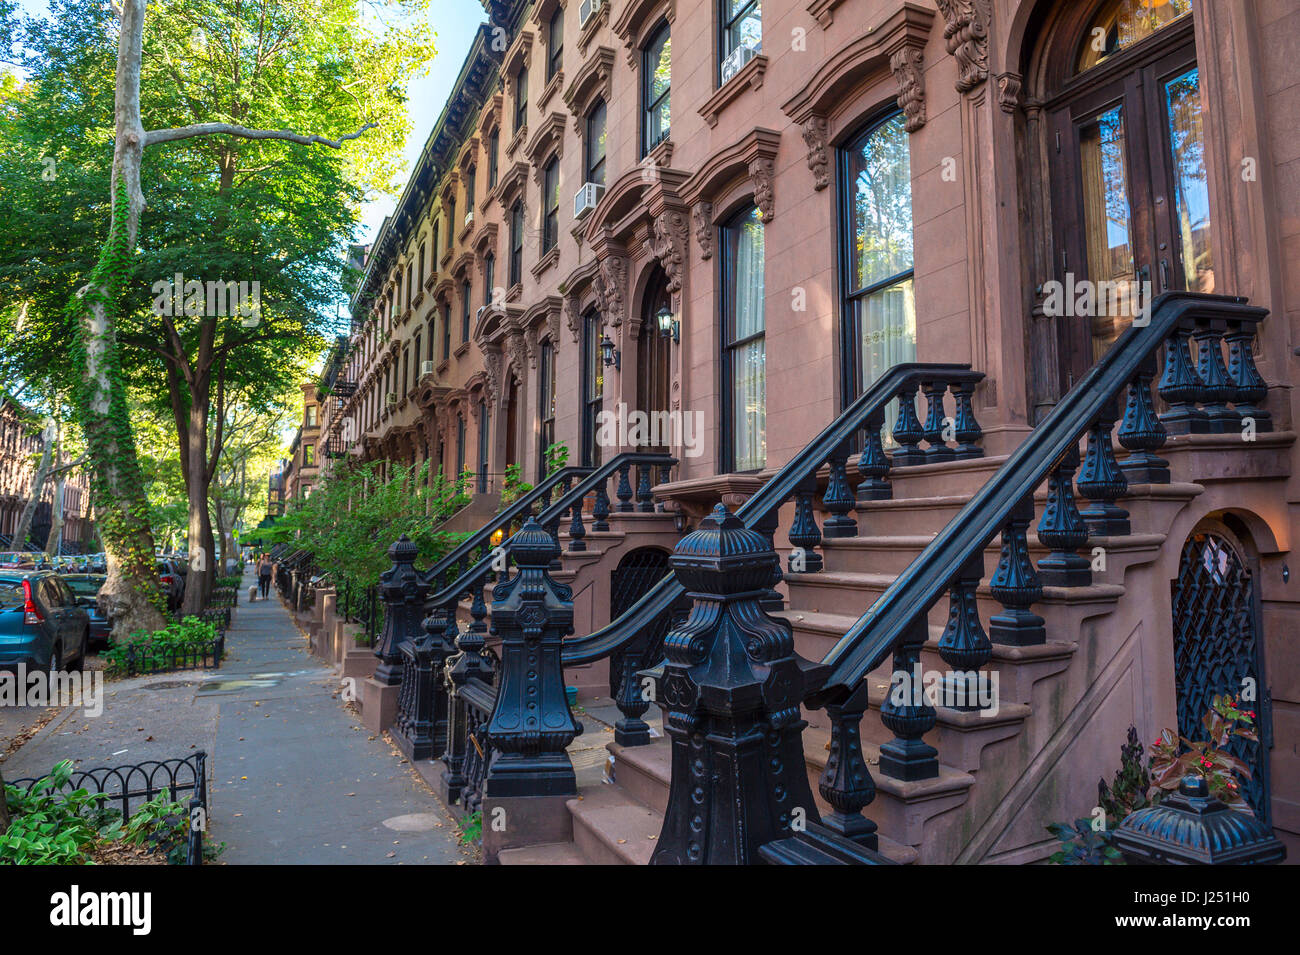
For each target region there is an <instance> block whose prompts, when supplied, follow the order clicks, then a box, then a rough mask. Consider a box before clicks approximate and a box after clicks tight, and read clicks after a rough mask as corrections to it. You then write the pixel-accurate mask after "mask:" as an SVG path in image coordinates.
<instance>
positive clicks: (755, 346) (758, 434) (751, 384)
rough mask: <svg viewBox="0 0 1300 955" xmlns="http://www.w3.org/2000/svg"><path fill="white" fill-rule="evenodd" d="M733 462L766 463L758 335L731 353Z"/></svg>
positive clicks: (750, 466) (748, 466)
mask: <svg viewBox="0 0 1300 955" xmlns="http://www.w3.org/2000/svg"><path fill="white" fill-rule="evenodd" d="M731 369H732V371H731V374H732V389H731V435H732V449H733V457H734V458H735V460H734V462H733V466H734V468H735V469H736V470H737V471H754V470H757V469H759V468H761V467H763V465H764V464H766V463H767V354H766V343H765V341H764V340H763V339H761V338H759V339H756V340H755V341H752V342H750V343H749V344H748V345H740V346H738V347H736V348H734V349H733V350H732V353H731Z"/></svg>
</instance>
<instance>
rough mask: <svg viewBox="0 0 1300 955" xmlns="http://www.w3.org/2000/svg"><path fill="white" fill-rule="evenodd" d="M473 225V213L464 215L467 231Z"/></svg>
mask: <svg viewBox="0 0 1300 955" xmlns="http://www.w3.org/2000/svg"><path fill="white" fill-rule="evenodd" d="M473 224H474V213H472V212H467V213H465V228H466V229H468V228H469V227H470V226H472V225H473Z"/></svg>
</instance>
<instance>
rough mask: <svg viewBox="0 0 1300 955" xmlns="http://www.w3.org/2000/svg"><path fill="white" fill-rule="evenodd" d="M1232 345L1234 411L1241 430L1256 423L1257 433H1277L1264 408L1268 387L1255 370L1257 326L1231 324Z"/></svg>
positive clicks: (1230, 364)
mask: <svg viewBox="0 0 1300 955" xmlns="http://www.w3.org/2000/svg"><path fill="white" fill-rule="evenodd" d="M1223 340H1224V341H1226V342H1227V343H1228V377H1229V378H1230V379H1231V380H1232V401H1233V403H1234V405H1235V407H1234V408H1233V411H1235V412H1236V414H1237V417H1238V419H1239V422H1238V427H1242V426H1244V422H1245V421H1246V420H1247V419H1250V420H1252V421H1253V422H1254V423H1255V433H1256V434H1264V433H1266V432H1268V431H1272V430H1273V416H1272V415H1270V414H1269V413H1268V412H1267V411H1265V410H1264V409H1263V408H1262V407H1260V403H1261V402H1262V401H1263V400H1264V399H1265V398H1267V397H1268V384H1267V383H1266V382H1265V381H1264V379H1263V377H1262V376H1261V375H1260V373H1259V369H1257V368H1256V367H1255V323H1254V322H1238V321H1233V322H1229V323H1228V333H1227V334H1226V335H1224V336H1223Z"/></svg>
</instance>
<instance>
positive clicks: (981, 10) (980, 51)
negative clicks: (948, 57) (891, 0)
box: [936, 0, 989, 93]
mask: <svg viewBox="0 0 1300 955" xmlns="http://www.w3.org/2000/svg"><path fill="white" fill-rule="evenodd" d="M936 2H937V4H938V7H939V12H940V13H942V14H943V19H944V21H945V24H946V25H945V26H944V28H943V38H944V40H945V42H946V43H947V47H948V52H949V53H951V54H952V55H953V56H955V57H956V58H957V91H958V92H959V93H968V92H970V91H971V90H973V89H974V88H975V87H977V86H979V85H980V84H981V83H983V82H984V81H985V80H986V79H988V75H989V33H988V28H989V6H988V0H936Z"/></svg>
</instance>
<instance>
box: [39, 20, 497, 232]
mask: <svg viewBox="0 0 1300 955" xmlns="http://www.w3.org/2000/svg"><path fill="white" fill-rule="evenodd" d="M19 5H20V6H21V7H22V8H23V9H24V10H25V11H27V12H28V13H30V14H32V15H33V16H43V15H44V14H45V13H46V11H47V10H48V6H47V3H46V0H19ZM431 7H432V9H431V10H430V13H429V16H430V17H431V18H432V20H433V28H434V30H435V31H437V34H438V38H437V42H436V46H437V48H438V55H437V56H436V57H435V58H434V60H433V62H432V64H430V67H429V69H428V71H427V72H426V73H425V74H424V75H422V76H419V77H415V78H413V79H409V80H408V88H407V92H408V95H409V97H410V111H411V124H412V125H411V133H410V135H409V136H408V137H407V142H406V148H405V149H404V150H403V153H402V158H403V161H404V165H403V169H402V174H401V182H399V183H398V192H399V193H400V191H401V187H402V186H403V185H405V184H406V178H407V176H409V175H410V172H411V164H412V163H413V162H414V161H415V160H416V159H417V158H418V157H419V155H420V150H421V149H423V148H424V142H425V140H426V139H428V137H429V131H430V130H431V129H432V128H433V124H434V123H435V122H437V120H438V115H439V114H440V113H441V112H442V106H443V103H445V102H446V101H447V96H448V94H450V93H451V87H452V84H453V83H455V82H456V75H457V74H458V73H459V72H460V66H461V63H463V62H464V60H465V54H466V53H468V52H469V46H470V43H471V42H473V39H474V33H475V31H476V30H477V29H478V26H479V24H480V23H482V22H484V21H485V20H486V19H487V16H486V14H485V13H484V11H483V5H482V4H481V3H480V2H479V0H433V2H432V4H431ZM395 205H396V199H395V198H392V199H390V198H388V197H386V196H385V197H381V198H379V199H376V200H375V201H373V202H371V203H369V204H368V205H367V206H366V209H365V213H364V218H363V224H362V232H361V235H360V236H359V240H360V241H362V242H369V241H370V240H371V239H372V238H374V235H375V233H376V232H377V231H378V230H379V226H380V224H382V223H383V221H384V216H386V215H388V214H389V213H391V212H392V211H393V207H394V206H395Z"/></svg>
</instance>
